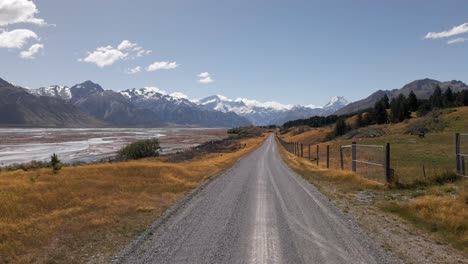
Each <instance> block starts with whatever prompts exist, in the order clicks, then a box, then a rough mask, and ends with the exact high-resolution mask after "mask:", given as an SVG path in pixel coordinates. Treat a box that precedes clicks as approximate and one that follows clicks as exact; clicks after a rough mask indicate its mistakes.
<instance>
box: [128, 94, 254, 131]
mask: <svg viewBox="0 0 468 264" xmlns="http://www.w3.org/2000/svg"><path fill="white" fill-rule="evenodd" d="M120 93H121V94H122V95H123V96H125V97H127V98H128V99H129V100H130V101H131V102H132V103H133V104H134V105H136V106H138V107H140V108H145V109H149V110H151V111H153V112H154V113H155V114H156V116H157V117H158V119H160V120H162V121H164V122H168V123H174V124H185V125H202V126H221V127H235V126H245V125H251V123H250V122H249V121H248V120H247V119H246V118H244V117H241V116H239V115H237V114H235V113H234V112H223V111H217V110H214V109H210V108H205V107H201V106H200V105H198V104H196V103H194V102H192V101H190V100H189V99H188V97H187V96H186V95H185V94H182V93H171V94H168V93H167V92H165V91H164V90H161V89H159V88H156V87H144V88H138V89H136V88H134V89H129V90H125V91H121V92H120Z"/></svg>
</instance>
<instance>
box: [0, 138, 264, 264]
mask: <svg viewBox="0 0 468 264" xmlns="http://www.w3.org/2000/svg"><path fill="white" fill-rule="evenodd" d="M264 140H265V137H257V138H253V139H244V140H242V141H241V144H245V146H244V147H243V148H241V149H239V150H237V151H235V152H233V153H218V154H216V153H213V154H208V155H204V156H201V157H198V158H195V159H194V160H191V161H186V162H178V163H170V162H163V161H161V160H158V159H152V160H151V159H148V160H141V161H130V162H119V163H113V164H95V165H85V166H77V167H64V168H63V169H62V170H61V171H60V172H59V173H58V174H53V173H52V172H51V170H50V169H39V170H33V171H20V170H17V171H12V172H0V212H1V214H0V263H31V262H35V263H83V262H87V261H97V262H108V261H109V257H110V256H111V255H112V254H113V253H115V250H117V249H119V248H121V247H123V246H124V245H126V244H127V243H128V242H129V241H130V240H132V239H133V238H135V236H136V235H137V234H139V233H141V232H142V231H144V230H145V229H146V228H147V227H148V225H149V224H150V223H151V222H153V221H154V220H155V219H157V218H158V216H160V215H161V213H163V212H164V210H165V209H167V208H168V207H170V206H171V205H173V204H174V203H175V202H176V201H178V200H179V199H180V198H181V197H183V196H184V195H185V194H186V193H187V192H189V191H190V190H192V189H193V188H195V187H196V186H198V185H199V184H200V183H201V182H202V181H204V180H206V179H207V178H209V177H211V176H213V175H216V174H217V173H220V172H221V171H223V170H225V169H226V168H228V167H230V166H232V165H233V164H234V163H235V162H236V161H237V160H238V159H239V158H240V157H241V156H243V155H245V154H247V153H249V152H251V151H253V150H254V149H255V148H256V147H257V146H259V145H260V143H261V142H263V141H264Z"/></svg>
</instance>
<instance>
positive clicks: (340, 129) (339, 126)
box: [333, 118, 348, 136]
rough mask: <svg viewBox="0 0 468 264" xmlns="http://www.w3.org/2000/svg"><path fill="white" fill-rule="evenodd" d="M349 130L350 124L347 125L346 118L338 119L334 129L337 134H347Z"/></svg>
mask: <svg viewBox="0 0 468 264" xmlns="http://www.w3.org/2000/svg"><path fill="white" fill-rule="evenodd" d="M347 131H348V126H347V125H346V122H345V119H344V118H340V119H338V121H336V124H335V129H334V131H333V132H334V134H335V136H341V135H344V134H346V132H347Z"/></svg>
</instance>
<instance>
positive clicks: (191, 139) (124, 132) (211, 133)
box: [0, 128, 226, 166]
mask: <svg viewBox="0 0 468 264" xmlns="http://www.w3.org/2000/svg"><path fill="white" fill-rule="evenodd" d="M225 136H226V130H225V129H212V128H0V166H8V165H12V164H15V163H25V162H30V161H33V160H36V161H46V160H49V159H50V155H51V154H52V153H56V154H57V155H58V156H59V158H60V159H61V160H62V162H65V163H77V162H94V161H97V160H101V159H104V158H108V157H112V156H114V155H115V153H116V151H118V150H119V149H120V148H122V147H123V146H125V145H126V144H128V143H129V142H132V141H135V140H137V139H145V138H159V139H160V142H161V148H162V149H161V152H162V153H168V152H173V151H177V150H182V149H185V148H189V147H192V146H196V145H199V144H201V143H203V142H206V141H210V140H217V139H221V138H223V137H225Z"/></svg>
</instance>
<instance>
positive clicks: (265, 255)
mask: <svg viewBox="0 0 468 264" xmlns="http://www.w3.org/2000/svg"><path fill="white" fill-rule="evenodd" d="M166 218H167V219H164V220H163V221H162V222H161V220H160V222H159V224H158V225H155V226H154V227H153V228H152V229H151V230H150V231H149V232H148V235H147V236H145V237H144V238H142V239H139V240H138V241H137V242H134V243H133V244H132V245H130V246H129V247H128V248H127V249H126V250H125V251H124V252H123V253H121V254H120V256H119V257H116V259H115V260H114V261H115V262H120V263H400V262H399V261H398V260H397V259H395V258H394V257H393V256H391V255H389V254H388V253H386V252H385V251H384V250H383V249H382V247H381V246H380V245H376V244H375V243H374V242H373V241H371V239H370V238H368V237H367V236H366V235H365V234H363V233H362V232H361V231H360V229H359V228H358V227H357V226H355V225H354V224H353V223H352V222H351V221H350V220H348V218H346V217H345V216H344V215H342V214H341V213H340V212H339V211H338V210H337V209H336V208H335V207H334V206H333V205H332V204H331V203H330V202H329V201H328V199H327V198H325V197H324V196H323V195H322V194H321V193H320V192H319V191H317V189H316V188H315V187H314V186H312V185H310V184H309V183H308V182H306V181H305V180H303V179H302V178H301V177H300V176H298V175H297V174H296V173H294V172H293V171H292V170H291V169H289V168H288V167H287V165H286V164H285V163H284V162H283V160H282V159H281V156H280V155H279V152H278V146H277V144H276V142H275V139H274V136H273V135H271V136H270V137H269V138H268V139H267V140H266V141H265V143H264V144H263V145H262V146H261V147H260V148H259V149H257V150H256V151H254V152H253V153H251V154H250V155H248V156H246V157H244V158H243V159H241V160H240V161H239V162H238V163H237V164H236V165H235V166H234V167H233V168H232V169H230V170H228V171H226V172H225V173H223V174H221V175H219V176H217V177H216V178H214V179H213V180H212V181H211V182H209V183H208V184H205V186H203V188H202V189H200V190H199V191H198V192H196V193H195V194H194V195H192V197H190V199H186V201H185V202H183V204H182V205H180V204H179V206H178V208H177V210H174V211H173V212H172V213H171V214H170V215H169V216H166Z"/></svg>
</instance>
